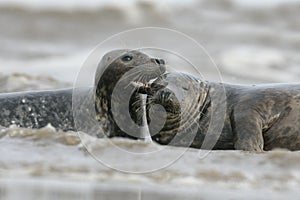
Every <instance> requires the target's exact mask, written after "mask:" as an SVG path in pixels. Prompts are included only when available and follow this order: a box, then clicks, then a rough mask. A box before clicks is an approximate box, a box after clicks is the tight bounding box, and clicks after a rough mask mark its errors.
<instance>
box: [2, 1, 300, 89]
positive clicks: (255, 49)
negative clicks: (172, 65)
mask: <svg viewBox="0 0 300 200" xmlns="http://www.w3.org/2000/svg"><path fill="white" fill-rule="evenodd" d="M145 26H158V27H164V28H170V29H175V30H178V31H181V32H183V33H185V34H187V35H189V36H191V37H193V38H194V39H196V40H197V41H198V42H199V43H200V44H202V45H203V46H204V47H205V48H206V50H207V51H208V52H209V54H210V55H211V56H212V58H213V59H214V60H215V62H216V63H217V65H218V68H219V70H220V71H221V74H222V78H223V80H224V81H225V82H231V83H263V82H297V81H299V77H300V53H299V52H300V1H299V0H188V1H184V2H183V1H179V0H176V1H175V0H167V1H159V0H151V1H139V0H135V1H131V0H122V1H110V0H87V1H80V0H64V1H59V0H52V1H40V0H1V1H0V27H1V30H0V43H1V45H0V83H1V86H0V87H1V88H0V90H1V91H18V90H28V89H47V88H59V87H66V86H70V85H72V83H73V81H74V80H75V78H76V75H77V73H78V71H79V69H80V67H81V65H82V64H83V62H84V61H85V59H86V57H87V56H88V55H89V53H90V51H91V50H92V49H93V48H94V47H95V46H96V45H97V44H99V43H100V42H102V41H103V40H105V39H106V38H108V37H109V36H111V35H113V34H116V33H119V32H120V31H124V30H127V29H131V28H136V27H145ZM170 45H175V46H176V43H172V44H170ZM178 48H180V47H178ZM188 53H190V54H191V55H195V56H197V52H192V51H191V52H188ZM197 65H200V66H201V67H202V68H201V70H204V71H205V73H206V74H207V75H206V77H205V78H207V79H210V80H214V79H215V76H216V74H215V71H214V70H211V69H210V67H209V66H208V65H207V67H205V66H206V63H205V62H202V61H201V60H199V62H197Z"/></svg>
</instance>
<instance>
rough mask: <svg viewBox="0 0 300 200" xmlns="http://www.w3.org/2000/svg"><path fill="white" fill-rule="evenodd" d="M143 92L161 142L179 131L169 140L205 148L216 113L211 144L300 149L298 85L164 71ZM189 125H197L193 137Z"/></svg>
mask: <svg viewBox="0 0 300 200" xmlns="http://www.w3.org/2000/svg"><path fill="white" fill-rule="evenodd" d="M170 84H171V85H173V89H172V88H171V89H170V87H168V85H170ZM176 91H182V93H183V95H180V94H179V95H178V94H175V92H176ZM222 91H224V92H225V95H224V99H222V98H221V93H222ZM143 93H146V94H148V103H147V113H148V114H147V116H148V117H147V121H148V124H151V122H153V121H155V123H152V128H151V127H150V128H149V130H150V134H151V137H152V139H153V140H154V141H156V142H158V143H159V144H163V145H167V144H169V143H171V142H172V140H174V138H175V136H177V134H179V136H177V139H176V141H175V142H174V143H173V144H171V145H175V146H190V147H193V148H205V147H204V146H203V143H204V140H205V138H206V137H211V138H214V137H215V136H214V134H216V133H214V132H212V133H208V129H209V126H210V125H211V123H212V121H213V120H214V118H218V117H219V118H220V119H221V120H220V121H219V122H222V123H223V124H222V125H221V127H222V128H221V129H220V135H219V136H218V138H216V142H215V143H214V144H213V145H212V146H211V148H212V149H215V150H245V151H257V152H262V151H268V150H272V149H274V148H284V149H289V150H300V123H299V122H300V114H299V113H300V84H296V83H295V84H293V83H291V84H280V83H278V84H259V85H234V84H228V83H216V82H208V81H203V80H201V79H199V78H195V77H193V76H192V75H188V74H184V73H167V74H164V75H162V76H161V77H160V78H158V79H157V80H156V81H154V82H153V83H152V84H151V85H150V86H149V87H145V88H144V90H143ZM157 106H161V107H163V108H164V109H163V110H162V109H156V107H157ZM222 106H223V107H222ZM158 110H160V111H158ZM222 110H224V112H223V114H224V115H223V116H222V114H221V113H222V112H221V111H222ZM157 112H162V114H157ZM164 112H165V114H163V113H164ZM213 112H214V113H215V115H214V116H212V114H213ZM153 113H154V114H156V115H155V116H156V117H154V118H153V117H151V115H153ZM159 118H160V119H159ZM161 121H163V124H161V123H160V122H161ZM153 124H154V125H153ZM156 126H157V127H156ZM159 127H162V128H159ZM191 130H195V134H194V135H192V136H191V133H190V132H191Z"/></svg>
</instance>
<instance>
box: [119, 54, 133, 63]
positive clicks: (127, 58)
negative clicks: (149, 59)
mask: <svg viewBox="0 0 300 200" xmlns="http://www.w3.org/2000/svg"><path fill="white" fill-rule="evenodd" d="M132 58H133V57H132V56H129V55H126V56H123V57H122V61H124V62H129V61H131V60H132Z"/></svg>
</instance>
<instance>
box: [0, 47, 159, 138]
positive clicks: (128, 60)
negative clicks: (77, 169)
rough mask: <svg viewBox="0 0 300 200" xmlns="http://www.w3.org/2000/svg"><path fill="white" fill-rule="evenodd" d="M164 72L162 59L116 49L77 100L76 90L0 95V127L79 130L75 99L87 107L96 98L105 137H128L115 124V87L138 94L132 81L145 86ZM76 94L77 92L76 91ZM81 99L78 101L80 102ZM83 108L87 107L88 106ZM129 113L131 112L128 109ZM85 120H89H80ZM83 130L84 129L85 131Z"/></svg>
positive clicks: (81, 89) (103, 62) (117, 101)
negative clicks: (93, 84) (113, 112)
mask: <svg viewBox="0 0 300 200" xmlns="http://www.w3.org/2000/svg"><path fill="white" fill-rule="evenodd" d="M164 72H165V66H164V61H163V60H161V59H157V58H151V57H150V56H148V55H146V54H144V53H142V52H140V51H136V50H128V49H122V50H114V51H111V52H108V53H107V54H105V55H104V56H103V58H102V59H101V61H100V63H99V66H98V68H97V71H96V77H95V87H94V88H80V89H79V90H80V93H79V95H78V93H76V94H77V95H76V99H74V98H72V96H73V91H74V90H73V89H63V90H54V91H37V92H19V93H4V94H0V125H1V126H5V127H8V126H10V125H16V126H19V127H26V128H42V127H44V126H46V125H47V124H51V125H52V126H54V127H55V128H57V129H61V130H64V131H68V130H77V127H76V123H75V122H74V113H73V110H72V108H73V107H72V100H75V101H76V104H82V105H84V104H85V103H86V102H89V101H85V100H86V99H87V98H90V97H93V99H92V103H93V106H92V108H93V109H94V110H95V112H96V120H97V121H98V124H99V126H100V127H101V128H102V129H103V130H104V134H106V135H107V136H123V135H125V134H124V133H123V132H122V131H123V130H121V129H120V128H119V126H118V124H116V123H115V121H114V116H113V115H112V111H111V109H112V108H111V105H112V104H113V102H112V97H113V93H114V88H115V87H116V86H117V85H118V83H119V82H121V83H124V84H125V85H124V84H123V85H122V84H121V86H120V88H121V91H122V92H120V91H119V93H120V94H123V93H124V94H126V93H127V92H131V93H132V94H134V95H138V94H137V93H136V92H135V91H136V90H137V88H138V87H137V86H136V85H134V84H132V83H133V82H135V83H142V84H146V83H147V82H148V81H150V80H151V79H153V78H156V77H157V76H160V75H161V74H163V73H164ZM75 89H76V88H75ZM76 91H78V90H77V89H76ZM116 93H118V91H117V92H116ZM81 94H82V95H81ZM78 96H79V99H77V97H78ZM81 97H82V99H81ZM118 97H119V99H116V98H115V99H114V100H116V102H114V104H116V105H119V104H121V102H124V99H122V97H123V96H122V95H121V96H118ZM128 102H129V100H128ZM82 107H83V108H86V107H87V106H85V107H84V106H82ZM131 107H132V105H129V106H127V109H131ZM79 109H81V107H79ZM76 112H81V110H76ZM82 112H89V110H82ZM126 112H130V111H128V110H127V111H126ZM126 112H121V110H120V112H119V113H118V114H119V115H120V116H121V115H122V114H124V113H126ZM76 116H78V115H76ZM82 120H83V121H84V120H86V119H79V120H77V121H82ZM122 120H123V122H124V123H126V121H129V120H132V119H131V118H126V117H123V118H122ZM80 125H83V126H85V125H88V123H84V122H82V123H80ZM80 128H82V127H80ZM84 128H89V127H84ZM84 128H83V130H85V129H84ZM81 130H82V129H81ZM97 136H98V135H97ZM102 136H103V135H102ZM99 137H100V135H99Z"/></svg>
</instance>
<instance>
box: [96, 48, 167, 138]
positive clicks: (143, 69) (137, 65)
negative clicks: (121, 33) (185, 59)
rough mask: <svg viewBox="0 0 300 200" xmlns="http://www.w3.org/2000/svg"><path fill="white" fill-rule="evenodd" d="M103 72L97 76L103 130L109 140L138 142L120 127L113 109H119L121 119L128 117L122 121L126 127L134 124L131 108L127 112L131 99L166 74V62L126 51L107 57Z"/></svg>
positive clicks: (97, 107)
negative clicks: (116, 137)
mask: <svg viewBox="0 0 300 200" xmlns="http://www.w3.org/2000/svg"><path fill="white" fill-rule="evenodd" d="M99 68H101V69H103V70H100V69H99V70H97V74H96V79H95V85H96V91H95V108H96V113H97V120H98V121H99V122H100V126H101V127H102V129H103V131H104V133H105V134H106V135H107V136H108V137H114V136H122V137H130V138H135V137H132V136H130V135H128V134H126V133H125V132H126V131H125V130H122V128H120V127H119V126H118V125H117V123H116V121H115V120H114V117H116V116H113V113H112V108H115V107H116V108H115V110H118V115H123V114H124V117H122V116H121V119H120V120H119V121H121V123H122V124H126V123H127V121H129V120H130V121H132V119H130V118H128V115H127V113H128V110H129V112H131V111H130V109H131V108H130V106H131V105H129V106H127V107H126V108H124V102H125V103H126V102H129V101H130V95H137V93H135V91H136V90H137V89H138V85H145V84H147V83H148V82H149V81H150V80H152V79H154V78H157V77H158V76H160V75H162V74H163V73H165V70H166V68H165V62H164V61H163V60H162V59H157V58H152V57H150V56H148V55H147V54H144V53H142V52H140V51H137V50H128V49H124V50H115V51H111V52H109V53H107V54H106V55H105V56H104V57H103V58H102V61H101V62H100V64H99ZM128 95H129V97H128ZM112 100H113V101H112ZM112 105H114V106H115V107H112ZM118 117H120V116H118ZM129 117H130V115H129Z"/></svg>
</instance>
